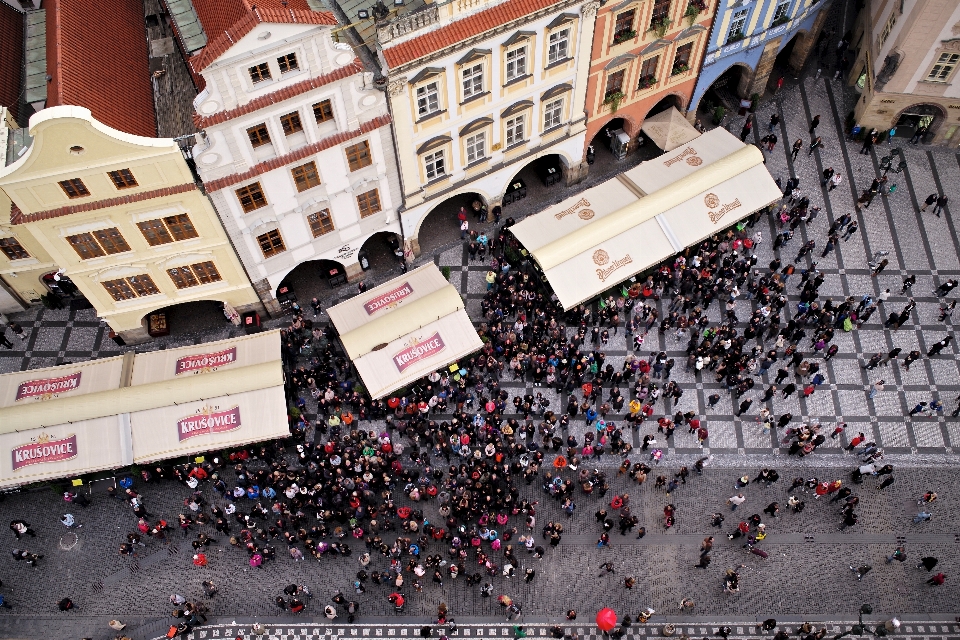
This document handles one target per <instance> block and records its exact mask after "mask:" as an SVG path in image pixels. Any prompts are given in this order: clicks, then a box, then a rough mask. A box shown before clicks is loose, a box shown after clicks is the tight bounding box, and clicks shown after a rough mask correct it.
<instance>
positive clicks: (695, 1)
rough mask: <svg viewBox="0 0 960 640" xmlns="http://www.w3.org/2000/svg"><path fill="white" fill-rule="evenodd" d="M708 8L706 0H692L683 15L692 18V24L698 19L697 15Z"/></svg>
mask: <svg viewBox="0 0 960 640" xmlns="http://www.w3.org/2000/svg"><path fill="white" fill-rule="evenodd" d="M706 10H707V3H706V0H690V2H689V4H687V10H686V12H685V13H684V14H683V17H685V18H690V24H693V23H694V22H696V21H697V16H699V15H700V14H701V13H703V12H704V11H706Z"/></svg>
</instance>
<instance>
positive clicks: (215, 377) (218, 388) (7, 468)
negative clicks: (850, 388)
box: [0, 331, 289, 487]
mask: <svg viewBox="0 0 960 640" xmlns="http://www.w3.org/2000/svg"><path fill="white" fill-rule="evenodd" d="M178 371H179V373H178ZM94 373H95V374H96V375H94ZM71 376H73V377H71ZM283 380H284V378H283V368H282V363H281V360H280V332H279V331H272V332H268V333H264V334H259V335H254V336H244V337H240V338H235V339H230V340H221V341H219V342H211V343H206V344H203V345H196V346H190V347H183V348H180V349H169V350H165V351H155V352H150V353H142V354H135V353H133V352H129V353H127V354H125V355H123V356H121V357H118V358H106V359H104V360H94V361H90V362H84V363H79V364H77V365H67V366H63V367H54V368H52V369H38V370H33V371H24V372H17V373H10V374H6V375H2V376H0V400H2V402H0V447H9V448H10V452H11V453H10V455H9V456H8V455H7V454H6V453H5V452H4V449H2V448H0V458H3V462H0V487H4V486H13V485H19V484H24V483H28V482H35V481H38V480H42V479H49V478H58V477H63V476H68V475H80V474H83V473H88V472H91V471H99V470H103V469H112V468H116V467H120V466H124V465H126V464H130V463H131V462H133V461H134V460H136V461H147V460H160V459H164V458H170V457H174V456H178V455H186V454H189V453H197V452H202V451H207V450H209V449H211V448H220V447H231V446H235V445H238V444H245V443H248V442H254V441H258V440H267V439H271V438H278V437H283V436H286V435H288V434H289V428H288V423H287V410H286V399H285V396H284V390H283ZM88 383H89V384H88ZM68 387H69V388H68ZM18 389H19V395H20V400H17V396H18ZM234 406H237V407H240V409H239V411H240V413H239V414H237V415H232V414H231V415H229V416H220V415H218V414H217V412H218V411H220V409H217V408H216V407H220V408H224V407H226V408H227V409H232V408H233V407H234ZM204 407H207V408H211V410H210V413H211V415H212V416H213V418H211V419H208V420H207V421H206V422H203V423H197V421H196V419H195V416H194V414H196V413H197V412H198V411H200V413H202V410H203V409H204ZM174 415H175V416H176V419H172V418H171V416H174ZM197 415H199V414H197ZM67 420H69V422H67ZM184 420H186V421H187V422H188V423H189V424H188V427H189V431H190V432H191V433H195V435H190V436H188V437H186V438H179V437H178V429H179V428H180V427H182V426H183V424H181V423H183V421H184ZM230 420H235V421H237V422H238V424H237V427H236V428H230V429H226V428H222V427H223V426H224V425H226V424H227V423H229V421H230ZM240 421H242V425H241V424H240ZM208 424H209V427H207V425H208ZM230 424H232V423H230ZM174 439H176V441H177V444H173V442H172V441H173V440H174ZM71 449H72V451H71ZM18 452H19V456H20V458H25V457H26V458H29V459H30V462H29V463H28V464H23V465H20V466H18V465H17V456H18ZM68 454H72V455H68ZM21 462H22V460H21ZM14 467H16V468H14Z"/></svg>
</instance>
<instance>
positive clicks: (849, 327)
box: [843, 318, 853, 331]
mask: <svg viewBox="0 0 960 640" xmlns="http://www.w3.org/2000/svg"><path fill="white" fill-rule="evenodd" d="M843 330H844V331H853V322H852V321H851V320H850V318H845V319H844V320H843Z"/></svg>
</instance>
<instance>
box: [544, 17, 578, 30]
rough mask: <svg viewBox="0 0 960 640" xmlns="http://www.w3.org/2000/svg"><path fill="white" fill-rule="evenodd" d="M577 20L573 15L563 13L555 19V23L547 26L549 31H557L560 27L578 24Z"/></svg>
mask: <svg viewBox="0 0 960 640" xmlns="http://www.w3.org/2000/svg"><path fill="white" fill-rule="evenodd" d="M576 20H577V16H576V15H574V14H572V13H561V14H560V15H558V16H557V17H556V18H554V19H553V22H551V23H550V24H548V25H547V29H556V28H557V27H559V26H562V25H565V24H570V23H572V22H576Z"/></svg>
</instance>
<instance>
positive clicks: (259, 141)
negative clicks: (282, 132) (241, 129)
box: [247, 123, 270, 149]
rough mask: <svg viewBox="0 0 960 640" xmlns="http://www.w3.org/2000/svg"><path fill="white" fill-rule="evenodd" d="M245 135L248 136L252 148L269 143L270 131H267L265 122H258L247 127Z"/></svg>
mask: <svg viewBox="0 0 960 640" xmlns="http://www.w3.org/2000/svg"><path fill="white" fill-rule="evenodd" d="M247 136H248V137H249V138H250V144H252V145H253V148H254V149H256V148H257V147H262V146H263V145H265V144H270V133H269V132H267V125H266V123H260V124H258V125H257V126H255V127H250V128H249V129H247Z"/></svg>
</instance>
